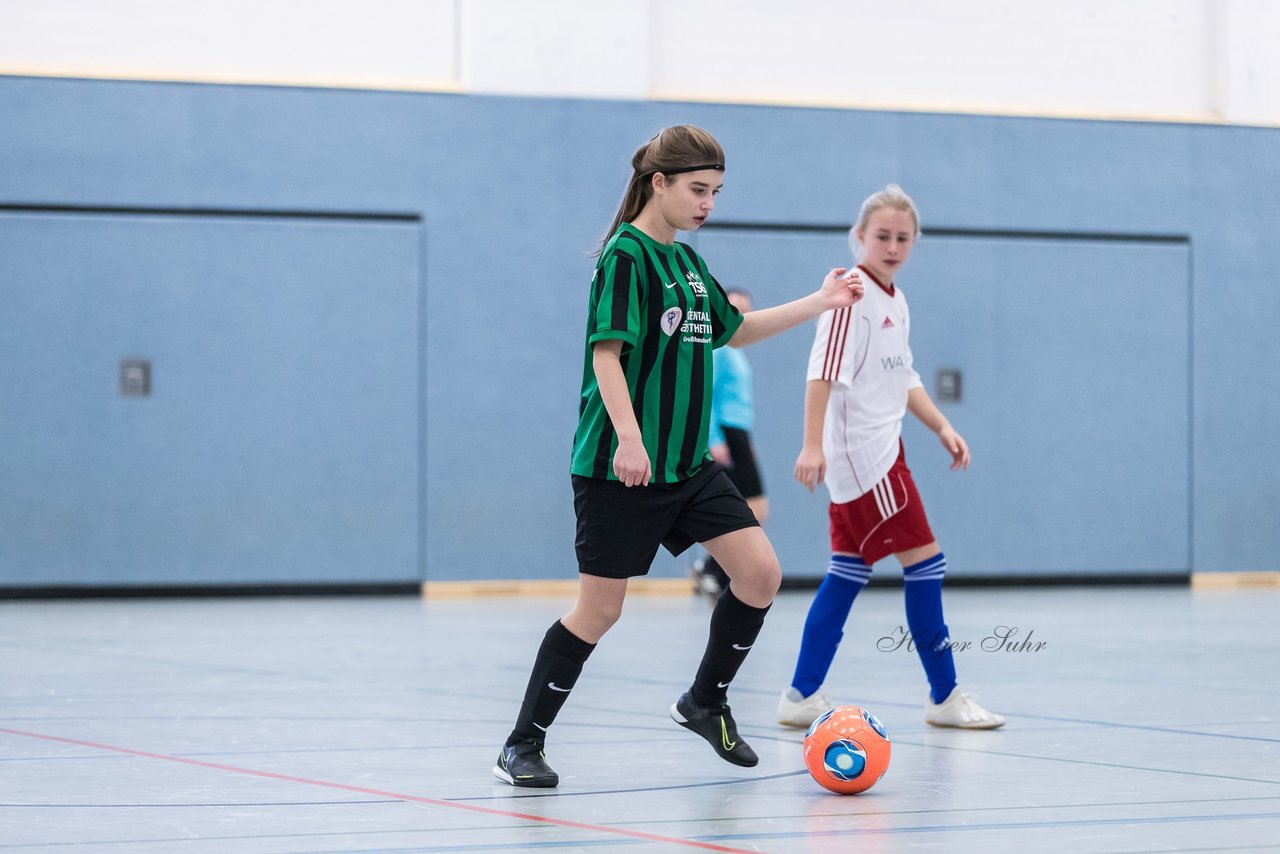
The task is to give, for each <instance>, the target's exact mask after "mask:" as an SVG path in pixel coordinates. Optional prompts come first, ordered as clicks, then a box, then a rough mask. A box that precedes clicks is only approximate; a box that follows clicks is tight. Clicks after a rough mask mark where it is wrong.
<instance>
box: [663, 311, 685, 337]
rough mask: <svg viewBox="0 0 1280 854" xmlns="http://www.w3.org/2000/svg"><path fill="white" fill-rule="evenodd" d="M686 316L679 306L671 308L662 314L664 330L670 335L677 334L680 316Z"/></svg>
mask: <svg viewBox="0 0 1280 854" xmlns="http://www.w3.org/2000/svg"><path fill="white" fill-rule="evenodd" d="M683 316H684V312H682V311H680V309H679V307H676V308H669V309H667V310H666V311H665V312H663V315H662V331H663V332H665V333H667V335H668V337H669V336H672V335H675V334H676V330H677V329H679V328H680V318H682V317H683Z"/></svg>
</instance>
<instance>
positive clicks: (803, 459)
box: [796, 448, 827, 492]
mask: <svg viewBox="0 0 1280 854" xmlns="http://www.w3.org/2000/svg"><path fill="white" fill-rule="evenodd" d="M826 476H827V459H826V457H824V456H823V455H822V449H821V448H805V449H804V450H803V451H801V452H800V456H799V457H798V458H797V459H796V480H798V481H800V482H801V483H803V484H804V485H805V486H806V487H808V489H809V491H810V492H813V490H814V487H816V486H817V485H818V484H819V483H821V482H822V480H823V478H825V477H826Z"/></svg>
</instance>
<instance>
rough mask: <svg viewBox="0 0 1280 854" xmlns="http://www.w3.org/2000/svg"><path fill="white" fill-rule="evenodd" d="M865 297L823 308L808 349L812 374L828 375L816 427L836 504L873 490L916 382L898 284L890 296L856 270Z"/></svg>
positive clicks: (890, 457)
mask: <svg viewBox="0 0 1280 854" xmlns="http://www.w3.org/2000/svg"><path fill="white" fill-rule="evenodd" d="M859 272H860V273H861V274H862V278H863V281H864V282H865V283H866V284H865V287H864V291H865V295H864V296H863V298H862V299H861V300H859V301H858V302H856V303H854V304H853V305H852V306H850V307H849V308H841V309H837V310H835V311H828V312H825V313H823V315H822V316H821V317H819V318H818V334H817V335H816V336H815V338H814V340H813V351H812V352H811V353H810V354H809V374H808V379H810V380H829V381H830V382H831V400H830V401H829V402H828V403H827V412H826V417H825V419H824V421H823V427H822V452H823V454H824V455H825V456H826V461H827V476H826V484H827V491H828V492H830V493H831V500H832V502H834V503H836V504H844V503H846V502H849V501H853V500H854V499H855V498H858V497H859V496H861V495H864V494H866V493H867V492H870V491H871V488H872V487H873V486H874V485H875V484H877V483H879V482H880V481H881V480H882V479H883V478H884V476H885V475H887V474H888V473H889V469H890V468H892V467H893V463H894V461H895V460H896V459H897V458H898V443H899V439H900V438H901V436H902V416H903V415H904V414H905V413H906V411H907V393H908V392H909V391H910V390H911V389H913V388H917V387H919V386H922V385H924V384H923V383H922V382H920V375H919V374H917V373H916V371H915V368H913V367H912V365H911V347H910V346H909V345H908V343H907V337H908V334H909V332H910V329H911V315H910V313H909V312H908V311H907V300H906V297H905V296H904V295H903V293H902V291H901V289H898V288H895V289H894V292H893V293H892V294H890V293H889V292H888V291H886V290H885V289H884V288H882V287H881V286H880V285H879V284H877V282H876V281H875V278H874V277H873V276H872V275H871V274H870V273H869V272H868V271H867V270H865V269H863V268H859Z"/></svg>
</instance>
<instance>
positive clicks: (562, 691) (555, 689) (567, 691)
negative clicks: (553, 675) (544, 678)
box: [547, 682, 573, 694]
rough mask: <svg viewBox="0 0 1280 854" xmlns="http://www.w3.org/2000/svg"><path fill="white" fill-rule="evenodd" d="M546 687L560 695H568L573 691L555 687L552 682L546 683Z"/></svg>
mask: <svg viewBox="0 0 1280 854" xmlns="http://www.w3.org/2000/svg"><path fill="white" fill-rule="evenodd" d="M547 687H548V688H550V689H551V690H552V691H559V692H560V693H562V694H568V693H569V692H570V691H572V690H573V689H572V688H561V687H560V686H559V685H557V684H556V683H554V682H548V683H547Z"/></svg>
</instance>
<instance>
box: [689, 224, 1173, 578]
mask: <svg viewBox="0 0 1280 854" xmlns="http://www.w3.org/2000/svg"><path fill="white" fill-rule="evenodd" d="M844 245H845V237H844V235H842V234H839V233H838V232H835V231H834V230H828V231H826V232H818V231H811V232H795V231H777V230H772V231H771V230H765V229H760V230H734V231H720V230H716V229H715V228H714V227H712V228H708V229H705V230H704V231H703V232H702V233H701V234H699V236H698V247H699V250H700V251H701V252H703V253H704V254H705V256H706V257H707V258H708V260H709V263H711V264H712V269H713V270H715V272H716V276H717V278H719V279H720V280H721V282H723V283H726V284H730V283H731V284H734V285H746V286H748V287H749V288H751V289H752V290H753V292H754V293H757V294H759V297H760V299H761V300H762V301H763V302H765V303H773V302H779V301H782V300H784V299H787V298H789V297H794V296H795V295H796V294H798V293H802V292H803V290H804V287H805V286H806V285H810V286H811V285H812V284H813V283H814V282H815V281H816V280H817V279H818V278H819V277H820V276H821V275H822V274H823V273H824V272H825V269H826V268H825V267H823V266H821V265H819V264H818V263H817V262H818V261H820V260H821V259H830V263H831V264H832V265H834V264H835V263H838V262H839V260H840V257H841V252H842V250H844ZM805 280H807V281H805ZM899 284H901V285H902V287H903V290H904V293H906V294H907V295H908V298H909V304H910V306H911V318H912V342H913V343H912V350H913V354H914V356H915V359H916V368H917V370H918V371H919V372H920V374H921V377H922V379H924V381H925V385H926V388H928V389H929V390H930V393H931V394H932V393H934V392H935V389H934V385H935V378H936V375H937V370H938V368H939V367H943V366H945V367H948V368H952V369H959V370H961V371H962V372H963V377H964V394H963V397H962V400H961V401H960V402H959V403H954V404H942V405H941V407H942V409H943V411H944V412H945V413H946V414H947V416H948V417H949V418H950V419H952V421H953V423H954V425H955V427H956V429H957V430H958V431H960V433H961V435H963V436H964V437H965V438H966V441H967V442H968V443H969V445H970V448H971V450H972V452H973V455H974V463H973V466H972V468H971V469H970V470H969V471H968V472H951V471H949V469H948V466H949V464H950V457H949V456H948V455H947V454H946V453H945V452H944V451H943V450H942V448H941V447H940V446H939V445H938V442H937V440H936V439H935V438H934V437H933V435H932V434H931V433H929V432H928V431H927V430H924V429H923V428H922V427H921V426H920V425H919V423H918V422H916V421H915V420H914V419H913V418H912V417H910V416H908V418H907V422H908V423H907V429H906V431H905V432H904V436H905V439H906V442H907V459H908V463H909V464H910V465H911V467H912V470H913V472H914V474H915V477H916V480H917V482H918V483H919V485H920V488H921V491H922V494H923V498H924V500H925V504H926V507H927V509H928V512H929V516H930V520H931V523H932V525H933V528H934V533H935V534H937V535H938V539H939V542H941V543H942V545H943V547H944V549H946V551H947V552H948V553H949V554H950V556H951V563H952V565H953V572H954V573H955V574H957V575H964V574H972V573H975V572H976V573H981V574H984V575H990V574H998V573H1018V574H1038V573H1055V574H1060V573H1082V572H1088V573H1106V572H1119V573H1133V572H1162V573H1169V572H1180V571H1185V570H1186V568H1187V565H1188V560H1189V553H1188V548H1189V544H1188V537H1187V521H1188V516H1189V512H1190V494H1189V490H1188V462H1187V448H1188V431H1189V426H1190V424H1189V421H1190V410H1189V407H1188V398H1189V370H1188V368H1189V362H1188V359H1189V347H1188V343H1189V342H1188V318H1187V313H1188V305H1189V299H1188V297H1189V294H1188V287H1189V282H1188V250H1187V247H1186V246H1184V245H1178V244H1172V245H1166V244H1143V243H1133V242H1097V241H1077V240H1057V241H1053V240H1045V239H1034V240H1032V239H1022V238H1012V237H965V238H957V237H926V238H925V239H924V240H923V241H922V242H921V243H920V244H919V245H918V246H917V248H916V250H915V253H914V254H913V256H912V259H911V261H910V263H909V264H908V266H907V269H906V270H904V271H903V274H902V276H901V277H900V282H899ZM812 336H813V327H812V324H809V325H806V326H805V327H804V328H803V331H795V332H791V333H788V334H786V335H783V336H779V337H777V338H775V339H772V340H770V341H768V342H764V343H762V344H760V345H758V346H756V347H753V348H752V349H751V350H750V351H749V352H750V358H751V360H752V365H753V366H754V368H755V376H756V387H757V394H758V396H759V399H760V400H761V401H762V405H761V406H760V411H759V416H758V417H759V420H760V423H759V425H758V429H757V438H758V440H759V445H760V450H761V455H762V457H763V459H764V464H765V471H766V474H767V477H768V480H769V482H770V484H769V485H770V490H769V492H770V497H771V506H772V513H773V523H772V524H771V525H770V526H769V527H770V529H771V530H775V531H777V532H778V534H777V537H776V539H777V543H776V544H775V545H776V548H777V550H778V553H779V556H780V557H781V558H782V559H783V561H784V565H785V566H786V567H787V569H788V571H789V572H790V573H791V574H793V575H816V574H820V572H821V570H822V568H823V567H824V566H825V564H826V560H827V557H828V554H829V547H828V545H827V542H828V541H827V535H826V525H825V519H826V512H825V508H826V505H825V495H824V494H819V495H818V496H817V498H811V497H810V496H808V495H807V494H806V493H805V492H804V490H803V488H802V487H800V486H799V484H797V483H796V482H795V480H794V478H793V477H792V468H793V466H794V463H795V458H796V455H797V454H798V453H799V449H800V437H801V433H802V429H801V428H802V424H803V413H802V405H803V398H804V393H803V385H804V373H805V367H806V364H807V360H808V353H809V346H810V344H811V342H812ZM1118 487H1119V488H1118ZM802 531H803V532H804V535H803V536H801V535H800V532H802ZM891 563H892V561H890V562H889V564H891ZM886 566H888V564H886ZM889 571H891V572H892V571H896V570H894V569H893V568H890V569H889Z"/></svg>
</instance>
